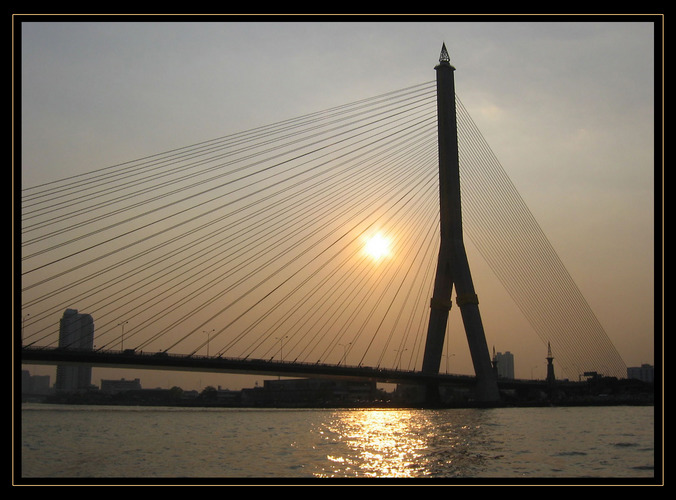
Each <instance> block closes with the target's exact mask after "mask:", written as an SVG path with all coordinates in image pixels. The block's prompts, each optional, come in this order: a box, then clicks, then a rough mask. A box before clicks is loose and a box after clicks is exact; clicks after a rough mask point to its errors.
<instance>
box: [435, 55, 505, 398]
mask: <svg viewBox="0 0 676 500" xmlns="http://www.w3.org/2000/svg"><path fill="white" fill-rule="evenodd" d="M434 69H435V70H436V74H437V128H438V132H437V133H438V138H439V139H438V140H439V146H438V147H439V199H440V233H441V243H440V248H439V257H438V261H437V271H436V276H435V282H434V291H433V294H432V299H431V301H430V308H431V309H430V319H429V325H428V330H427V340H426V344H425V353H424V357H423V366H422V371H423V373H428V374H437V373H439V367H440V365H441V356H442V351H443V345H444V337H445V335H446V326H447V323H448V315H449V312H450V310H451V306H452V301H451V292H452V290H453V286H454V285H455V291H456V303H457V305H458V307H459V308H460V313H461V316H462V321H463V325H464V327H465V333H466V335H467V342H468V344H469V350H470V354H471V356H472V363H473V365H474V372H475V375H476V381H477V383H476V388H475V389H476V394H475V397H476V399H477V400H478V401H481V402H486V403H490V402H497V401H499V400H500V394H499V391H498V384H497V377H496V375H495V372H494V371H493V368H492V364H491V359H490V353H489V351H488V344H487V343H486V335H485V333H484V328H483V323H482V321H481V314H480V313H479V300H478V297H477V295H476V292H475V290H474V284H473V282H472V275H471V273H470V269H469V263H468V261H467V253H466V251H465V244H464V239H463V232H462V210H461V200H460V165H459V157H458V130H457V119H456V106H455V78H454V72H455V68H454V67H453V66H451V64H450V57H449V55H448V52H447V50H446V44H443V46H442V49H441V56H440V57H439V64H438V65H437V66H436V67H435V68H434ZM428 389H429V390H428V399H432V398H434V397H436V396H438V389H437V388H435V387H430V388H428Z"/></svg>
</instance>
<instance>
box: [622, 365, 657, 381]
mask: <svg viewBox="0 0 676 500" xmlns="http://www.w3.org/2000/svg"><path fill="white" fill-rule="evenodd" d="M627 378H635V379H638V380H641V381H642V382H649V383H653V382H655V367H654V366H653V365H649V364H646V363H644V364H642V365H641V366H632V367H629V368H627Z"/></svg>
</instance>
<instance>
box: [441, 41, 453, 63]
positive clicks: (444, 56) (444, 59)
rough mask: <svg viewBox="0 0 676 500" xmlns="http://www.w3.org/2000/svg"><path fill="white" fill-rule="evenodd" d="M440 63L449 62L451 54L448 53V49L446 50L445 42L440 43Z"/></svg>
mask: <svg viewBox="0 0 676 500" xmlns="http://www.w3.org/2000/svg"><path fill="white" fill-rule="evenodd" d="M439 62H440V63H442V64H443V63H449V64H450V63H451V56H449V55H448V50H446V43H442V44H441V54H440V55H439Z"/></svg>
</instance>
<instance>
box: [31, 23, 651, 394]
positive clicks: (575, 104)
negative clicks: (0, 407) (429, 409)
mask: <svg viewBox="0 0 676 500" xmlns="http://www.w3.org/2000/svg"><path fill="white" fill-rule="evenodd" d="M102 19H103V21H101V22H60V21H61V18H59V17H54V19H53V21H48V22H30V19H29V20H28V22H25V23H24V24H23V25H22V33H21V40H20V41H21V53H20V56H21V79H22V80H21V102H20V104H21V115H20V116H21V134H22V150H21V155H22V163H21V174H22V185H23V187H28V186H33V185H35V184H37V183H41V182H45V181H49V180H56V179H60V178H63V177H66V176H69V175H73V174H76V173H80V172H87V171H91V170H94V169H96V168H101V167H105V166H109V165H113V164H116V163H120V162H123V161H127V160H131V159H136V158H140V157H143V156H146V155H148V154H152V153H156V152H162V151H166V150H169V149H172V148H175V147H179V146H183V145H188V144H192V143H196V142H199V141H203V140H207V139H211V138H215V137H220V136H223V135H226V134H229V133H233V132H238V131H242V130H246V129H250V128H252V127H255V126H259V125H265V124H268V123H273V122H276V121H279V120H282V119H286V118H291V117H295V116H300V115H302V114H305V113H309V112H313V111H318V110H322V109H326V108H329V107H332V106H336V105H340V104H344V103H347V102H352V101H355V100H357V99H361V98H364V97H370V96H374V95H378V94H381V93H384V92H387V91H390V90H397V89H401V88H404V87H407V86H410V85H414V84H418V83H423V82H427V81H432V80H434V78H435V72H434V66H435V65H436V63H437V61H438V57H439V52H440V48H441V45H442V42H445V44H446V46H447V48H448V50H449V53H450V57H451V64H453V65H454V66H455V67H456V73H455V78H456V91H457V93H458V95H459V97H460V99H461V100H462V101H463V103H464V105H465V107H466V108H467V110H468V111H469V113H470V114H471V115H472V117H473V118H474V121H475V122H476V123H477V125H478V127H479V128H480V130H481V131H482V132H483V135H484V137H485V138H486V140H487V142H488V144H490V146H491V148H492V149H493V151H494V152H495V154H496V156H497V157H498V159H499V160H500V162H501V164H502V166H503V167H504V169H505V171H506V172H507V174H508V175H509V176H510V178H511V179H512V181H513V182H514V184H515V186H516V187H517V189H518V190H519V192H520V193H521V195H522V197H523V198H524V200H525V202H526V204H527V205H528V206H529V208H530V210H531V211H532V213H533V214H534V216H535V218H536V219H537V220H538V222H539V223H540V226H541V227H542V228H543V230H544V232H545V234H547V236H548V237H549V239H550V241H551V242H552V244H553V246H554V248H555V249H556V250H557V252H558V254H559V256H560V257H561V259H562V261H563V262H564V264H565V265H566V267H567V268H568V271H569V272H570V274H571V276H572V277H573V279H574V280H575V281H576V283H577V285H578V287H579V288H580V290H581V291H582V293H583V294H584V296H585V297H586V299H587V301H588V302H589V304H590V305H591V307H592V309H593V310H594V312H595V313H596V315H597V317H598V318H599V320H600V322H601V324H602V325H603V327H604V328H605V330H606V332H607V334H608V335H609V337H610V338H611V340H612V341H613V342H614V344H615V346H616V347H617V349H618V351H619V352H620V355H621V356H622V358H623V359H624V361H625V363H626V364H627V365H628V366H635V365H638V364H640V363H653V362H654V352H653V338H654V334H655V328H656V326H655V324H654V300H655V297H654V285H655V280H654V265H655V262H654V237H655V226H654V217H655V213H654V202H655V193H654V190H655V171H656V166H655V161H654V134H655V131H654V121H653V120H654V99H655V95H654V84H655V65H656V64H657V65H659V66H661V61H655V59H654V57H655V54H654V51H653V47H654V27H653V25H652V23H651V22H650V20H649V19H646V20H645V21H644V22H641V20H640V19H639V20H638V21H637V20H636V19H635V18H632V19H631V20H630V22H626V19H625V18H623V17H617V18H613V19H612V20H611V22H597V21H598V20H597V19H596V18H594V17H588V18H584V19H581V20H580V22H568V21H566V22H558V20H557V18H556V17H552V18H550V20H551V21H550V22H541V21H538V22H533V21H529V22H515V21H512V20H511V19H510V18H504V22H495V21H494V20H493V19H491V21H490V22H467V21H466V20H462V21H461V22H453V21H455V20H456V18H445V17H438V18H437V19H438V21H437V22H424V23H422V22H417V20H416V18H410V17H407V18H405V19H402V20H400V18H396V17H395V18H391V19H392V22H384V21H383V20H382V18H379V19H378V22H370V21H369V20H368V18H367V19H366V20H365V21H364V20H362V19H360V20H359V22H344V21H340V22H335V21H334V20H332V19H331V18H325V20H324V21H322V22H319V21H317V20H312V21H304V22H287V21H285V20H284V18H279V21H276V20H272V21H269V20H268V21H266V22H242V21H240V20H237V19H235V20H233V19H232V18H214V22H173V21H174V19H173V18H171V17H169V18H167V22H127V23H118V22H105V18H102ZM657 170H658V171H660V172H661V165H657ZM470 266H471V267H472V269H473V272H474V275H475V276H477V275H478V276H479V278H475V285H476V288H477V291H478V293H479V295H480V296H481V295H482V294H484V296H486V295H488V296H493V297H495V298H496V300H503V299H504V300H509V298H508V296H507V295H506V294H505V293H504V291H502V289H501V285H500V284H499V282H497V280H494V279H493V280H491V279H490V278H488V277H486V278H484V277H483V276H484V275H486V276H488V274H490V273H484V271H485V268H486V265H485V264H484V263H482V262H470ZM482 303H483V302H482ZM455 313H456V314H457V310H456V311H455ZM482 315H483V316H484V318H485V319H484V322H485V323H486V328H487V329H489V328H492V327H493V325H499V324H500V322H501V318H491V313H490V311H487V310H485V309H484V310H482ZM514 324H515V325H522V326H523V328H527V325H526V323H525V322H524V323H522V324H520V323H519V320H517V319H515V320H514ZM519 327H521V326H517V328H519ZM657 328H658V330H659V328H660V327H659V325H657ZM659 333H660V332H657V334H659ZM538 349H539V347H538ZM499 350H501V351H502V350H511V351H512V352H515V351H516V352H517V353H518V352H519V349H518V347H516V346H515V347H513V348H510V347H509V346H502V347H501V348H500V349H499ZM545 354H546V353H545V352H540V351H539V350H538V351H535V352H524V353H523V354H521V355H520V357H519V355H518V354H517V359H516V364H517V376H522V377H529V376H530V375H531V371H532V369H533V368H534V367H536V366H537V365H540V366H542V365H543V358H544V356H545ZM32 371H33V372H35V373H39V372H40V369H35V370H32ZM97 373H104V371H103V370H101V371H99V372H96V371H95V375H94V380H93V382H94V383H96V384H98V383H100V380H99V379H100V378H101V376H102V375H97ZM106 373H107V372H106ZM151 373H152V372H142V373H141V374H140V375H138V376H140V377H141V380H142V383H143V385H144V387H152V386H154V385H162V386H167V385H182V386H183V387H184V388H186V389H188V388H193V387H192V386H194V387H195V388H198V386H202V387H203V386H205V385H207V384H208V383H211V384H213V385H222V386H224V387H226V386H230V387H231V388H234V386H236V385H237V383H235V382H232V383H230V381H231V380H232V379H230V378H227V377H226V376H215V375H206V374H200V375H185V374H165V375H161V376H160V375H153V376H152V377H151V375H150V374H151ZM123 376H124V375H123ZM126 376H127V377H129V375H126ZM107 377H108V375H106V376H105V378H107ZM259 379H260V377H259ZM245 385H250V384H248V383H246V384H245Z"/></svg>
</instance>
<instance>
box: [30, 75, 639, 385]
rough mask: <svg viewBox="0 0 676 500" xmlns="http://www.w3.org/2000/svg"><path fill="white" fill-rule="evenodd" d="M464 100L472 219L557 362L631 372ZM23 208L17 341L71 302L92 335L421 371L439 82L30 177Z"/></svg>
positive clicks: (101, 339)
mask: <svg viewBox="0 0 676 500" xmlns="http://www.w3.org/2000/svg"><path fill="white" fill-rule="evenodd" d="M456 103H457V117H458V142H459V151H460V175H461V184H462V200H463V228H464V230H465V232H466V234H467V235H468V237H469V238H470V239H471V240H472V242H473V243H474V245H475V246H476V248H477V249H478V250H479V252H480V253H481V254H482V256H483V257H484V259H485V260H486V262H487V263H488V264H489V265H490V267H491V268H492V270H493V271H494V272H495V274H496V276H497V277H498V278H499V280H500V281H501V283H502V284H503V286H504V287H505V289H506V290H507V291H508V293H509V294H510V295H511V297H512V298H513V299H514V301H515V303H516V304H517V306H518V307H519V308H520V310H521V311H522V312H523V314H524V316H525V317H526V318H527V319H528V321H529V322H530V324H531V326H532V327H533V329H534V330H535V331H536V332H537V334H538V335H539V336H540V338H541V340H542V341H543V344H547V343H548V342H549V343H551V345H552V347H553V349H554V351H555V357H556V360H557V364H558V365H559V367H560V368H561V369H562V370H563V372H564V373H565V374H567V375H568V376H569V377H571V378H572V377H577V375H578V374H579V373H582V372H583V371H599V372H601V373H604V374H607V375H614V376H618V377H624V376H625V375H626V367H625V365H624V363H623V362H622V360H621V358H620V356H619V354H618V353H617V351H616V350H615V348H614V347H613V345H612V343H611V341H610V340H609V338H608V336H607V335H606V333H605V332H604V331H603V328H602V327H601V325H600V323H599V322H598V320H597V319H596V317H595V316H594V314H593V312H592V311H591V308H590V307H589V305H588V304H587V302H586V301H585V299H584V297H583V296H582V294H581V293H580V291H579V289H578V288H577V286H576V285H575V283H574V282H573V280H572V278H571V277H570V275H569V274H568V272H567V271H566V269H565V267H564V265H563V264H562V262H561V261H560V259H559V258H558V256H557V255H556V252H555V251H554V250H553V248H552V246H551V245H550V243H549V241H548V240H547V238H546V237H545V235H544V233H543V232H542V230H541V229H540V227H539V225H538V224H537V222H536V221H535V219H534V217H533V215H532V214H531V212H530V211H529V210H528V208H527V207H526V205H525V203H524V202H523V200H522V198H521V197H520V195H519V194H518V192H517V191H516V189H515V188H514V186H513V184H512V183H511V181H510V180H509V178H508V176H507V175H506V173H505V172H504V170H503V168H502V166H501V165H500V163H499V162H498V161H497V159H496V158H495V156H494V154H493V153H492V151H491V149H490V147H488V145H487V144H486V142H485V140H484V139H483V137H482V136H481V134H480V132H479V131H478V129H477V127H476V125H475V124H474V123H473V121H472V119H471V117H470V116H469V113H468V112H467V110H466V109H465V107H464V106H463V104H462V103H461V102H460V100H459V99H457V98H456ZM21 222H22V274H21V278H22V308H23V315H24V318H25V321H24V322H23V332H22V333H23V337H22V338H23V343H24V345H44V346H55V345H57V344H58V329H59V327H58V321H59V317H60V316H61V314H62V313H63V310H64V309H65V308H68V307H71V308H76V309H79V310H81V311H83V312H87V313H89V314H91V315H92V316H94V318H95V324H96V333H95V344H96V348H97V349H103V350H105V349H121V348H125V347H126V348H133V349H136V350H145V351H165V352H167V351H168V352H173V353H185V354H192V355H198V354H205V353H209V354H210V355H212V356H213V355H216V356H226V357H236V358H244V359H246V358H256V359H277V360H287V361H298V362H311V363H314V362H321V363H336V364H350V365H365V366H376V367H381V366H382V367H388V368H400V369H408V370H413V369H416V368H419V367H420V362H421V358H422V348H423V346H424V338H425V335H426V333H427V321H428V312H429V307H428V306H429V297H431V287H432V281H433V277H434V271H435V269H434V266H435V264H436V260H437V253H438V243H439V242H438V240H439V235H438V229H439V228H438V225H439V198H438V157H437V125H436V89H435V84H434V82H427V83H424V84H420V85H415V86H412V87H409V88H406V89H402V90H398V91H394V92H390V93H387V94H382V95H379V96H376V97H373V98H369V99H364V100H361V101H356V102H353V103H350V104H347V105H344V106H338V107H335V108H331V109H328V110H324V111H321V112H317V113H312V114H308V115H305V116H302V117H299V118H294V119H291V120H287V121H283V122H280V123H276V124H272V125H268V126H264V127H259V128H256V129H253V130H249V131H246V132H241V133H237V134H232V135H228V136H225V137H221V138H218V139H214V140H211V141H206V142H203V143H199V144H195V145H191V146H187V147H184V148H178V149H174V150H171V151H167V152H165V153H162V154H158V155H153V156H148V157H146V158H142V159H139V160H136V161H132V162H128V163H123V164H119V165H114V166H112V167H108V168H103V169H99V170H95V171H93V172H91V173H88V174H83V175H81V176H76V177H71V178H67V179H62V180H60V181H56V182H51V183H46V184H44V185H41V186H34V187H32V188H29V189H25V190H23V192H22V219H21ZM376 234H380V235H382V236H383V237H385V238H387V239H388V240H389V241H391V243H392V248H391V249H390V252H389V255H388V256H386V257H384V258H382V259H378V260H375V259H373V258H371V257H369V255H368V254H367V253H366V252H364V246H365V244H366V242H367V240H368V238H369V237H370V236H373V235H376ZM479 293H480V291H479ZM123 324H124V325H125V326H122V325H123ZM514 350H516V347H515V348H514Z"/></svg>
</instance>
